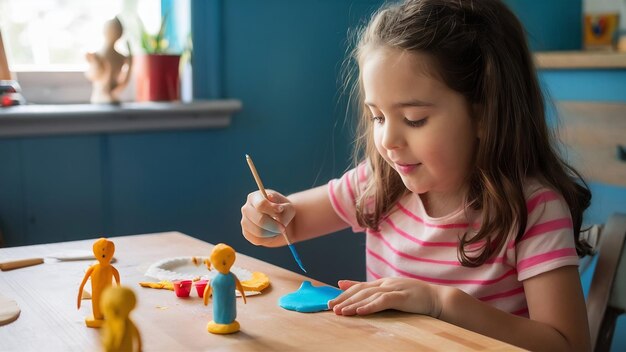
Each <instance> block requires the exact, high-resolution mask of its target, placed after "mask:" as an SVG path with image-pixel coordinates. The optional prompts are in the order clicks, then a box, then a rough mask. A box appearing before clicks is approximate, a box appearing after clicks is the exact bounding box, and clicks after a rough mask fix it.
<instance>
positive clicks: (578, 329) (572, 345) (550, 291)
mask: <svg viewBox="0 0 626 352" xmlns="http://www.w3.org/2000/svg"><path fill="white" fill-rule="evenodd" d="M339 288H341V289H342V290H345V291H346V292H344V293H343V294H341V295H340V296H339V297H337V298H336V299H334V300H331V301H330V302H329V303H328V306H329V308H331V309H333V311H334V312H335V313H336V314H340V315H354V314H358V315H366V314H371V313H374V312H378V311H381V310H385V309H397V310H401V311H405V312H411V313H419V314H427V315H431V316H433V317H435V318H439V319H441V320H444V321H447V322H449V323H452V324H454V325H457V326H460V327H463V328H465V329H468V330H472V331H475V332H478V333H480V334H483V335H486V336H490V337H493V338H495V339H498V340H501V341H505V342H508V343H510V344H513V345H516V346H520V347H522V348H525V349H528V350H531V351H542V350H545V351H590V350H591V345H590V342H589V327H588V323H587V313H586V309H585V301H584V298H583V295H582V289H581V287H580V279H579V277H578V270H577V269H576V267H575V266H565V267H561V268H558V269H555V270H552V271H549V272H546V273H543V274H539V275H537V276H535V277H532V278H529V279H527V280H525V281H524V291H525V293H526V298H527V303H528V310H529V314H530V319H528V318H525V317H520V316H516V315H513V314H509V313H506V312H504V311H501V310H499V309H497V308H495V307H492V306H490V305H488V304H486V303H484V302H482V301H480V300H478V299H476V298H474V297H472V296H470V295H468V294H467V293H465V292H463V291H461V290H460V289H457V288H454V287H449V286H439V285H431V284H428V283H425V282H423V281H420V280H416V279H410V278H402V277H395V278H384V279H380V280H376V281H372V282H365V283H358V282H354V281H346V280H342V281H339Z"/></svg>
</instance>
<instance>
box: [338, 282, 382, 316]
mask: <svg viewBox="0 0 626 352" xmlns="http://www.w3.org/2000/svg"><path fill="white" fill-rule="evenodd" d="M358 286H360V287H361V288H360V289H359V290H354V291H350V290H348V291H346V292H344V293H342V294H341V295H339V297H337V298H335V299H334V300H333V302H332V303H331V304H329V308H331V309H332V310H333V311H334V312H335V313H336V312H338V311H341V310H342V309H343V308H345V307H347V306H350V305H352V304H355V303H356V302H359V301H362V300H364V299H367V298H368V297H370V296H372V295H374V294H376V293H377V292H381V288H380V287H364V286H361V285H355V286H353V288H354V287H358ZM342 295H346V297H341V296H342Z"/></svg>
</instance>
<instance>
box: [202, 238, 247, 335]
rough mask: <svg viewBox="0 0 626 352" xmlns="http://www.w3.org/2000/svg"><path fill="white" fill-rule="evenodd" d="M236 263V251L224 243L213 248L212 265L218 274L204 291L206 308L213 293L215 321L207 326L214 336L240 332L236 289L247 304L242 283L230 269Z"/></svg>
mask: <svg viewBox="0 0 626 352" xmlns="http://www.w3.org/2000/svg"><path fill="white" fill-rule="evenodd" d="M233 263H235V250H234V249H233V248H232V247H230V246H228V245H226V244H223V243H220V244H218V245H216V246H215V248H213V252H211V264H212V265H213V268H215V269H216V270H217V271H218V273H217V275H216V276H215V278H213V279H212V280H211V281H210V282H209V283H208V284H207V285H206V288H205V289H204V295H203V298H204V305H205V306H206V305H207V303H208V300H209V296H211V293H213V320H211V321H210V322H209V324H208V325H207V330H208V331H209V332H210V333H213V334H232V333H234V332H237V331H239V328H240V327H239V322H237V320H235V318H237V302H236V295H235V288H237V290H239V292H241V296H242V297H243V303H246V294H245V293H244V290H243V286H241V282H239V279H237V276H235V274H233V273H231V272H230V268H231V267H232V266H233Z"/></svg>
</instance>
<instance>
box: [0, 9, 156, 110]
mask: <svg viewBox="0 0 626 352" xmlns="http://www.w3.org/2000/svg"><path fill="white" fill-rule="evenodd" d="M116 15H117V16H119V17H120V20H121V21H122V23H123V26H124V36H123V37H122V39H121V40H119V41H118V42H117V46H118V51H119V52H121V53H127V52H128V49H127V46H126V41H129V42H130V44H131V48H132V51H133V54H136V53H140V52H141V50H140V45H139V38H140V34H139V33H140V21H141V22H143V24H144V25H145V27H146V29H147V30H148V31H149V32H156V31H157V29H158V27H159V25H160V21H161V0H90V1H85V0H0V29H1V31H2V38H3V41H4V46H5V50H6V52H7V58H8V63H9V67H10V69H11V71H12V72H13V73H14V74H15V76H16V78H17V79H18V81H19V83H20V85H21V86H22V90H23V93H24V96H25V97H26V99H27V100H28V101H29V102H33V103H53V102H54V103H76V102H87V101H88V100H89V94H90V91H91V88H90V83H89V81H87V79H86V78H85V77H84V75H83V72H84V71H85V69H86V68H87V64H86V61H85V53H87V52H89V51H96V50H98V49H99V48H100V46H101V45H102V42H103V40H104V36H103V33H102V30H103V25H104V23H105V22H106V21H107V20H110V19H111V18H113V17H114V16H116ZM126 93H127V94H126V95H129V97H132V87H128V88H127V89H126ZM124 100H127V99H124Z"/></svg>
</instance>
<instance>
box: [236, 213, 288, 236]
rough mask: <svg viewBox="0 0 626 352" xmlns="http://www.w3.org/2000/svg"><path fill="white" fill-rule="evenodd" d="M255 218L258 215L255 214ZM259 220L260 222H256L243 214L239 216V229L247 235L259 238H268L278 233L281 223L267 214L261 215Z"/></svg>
mask: <svg viewBox="0 0 626 352" xmlns="http://www.w3.org/2000/svg"><path fill="white" fill-rule="evenodd" d="M253 216H256V214H253ZM257 218H259V217H258V216H257ZM260 222H261V224H258V223H256V222H255V221H253V220H251V219H250V218H249V217H248V216H247V215H245V214H244V216H242V218H241V229H242V231H243V232H245V233H246V234H247V235H249V236H254V237H259V238H268V237H275V236H278V235H280V233H281V230H280V227H281V226H282V225H281V224H279V223H278V222H276V221H275V220H274V219H272V218H270V217H267V216H261V217H260ZM246 238H248V236H246Z"/></svg>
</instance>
